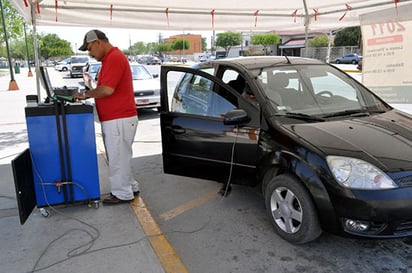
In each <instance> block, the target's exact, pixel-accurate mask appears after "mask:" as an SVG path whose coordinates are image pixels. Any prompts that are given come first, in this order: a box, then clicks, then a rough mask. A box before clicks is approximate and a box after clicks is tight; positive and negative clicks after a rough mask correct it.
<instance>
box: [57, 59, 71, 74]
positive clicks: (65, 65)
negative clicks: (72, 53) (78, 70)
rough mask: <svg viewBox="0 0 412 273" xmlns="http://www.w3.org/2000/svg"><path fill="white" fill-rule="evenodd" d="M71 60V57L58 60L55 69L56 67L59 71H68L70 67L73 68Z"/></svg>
mask: <svg viewBox="0 0 412 273" xmlns="http://www.w3.org/2000/svg"><path fill="white" fill-rule="evenodd" d="M70 64H71V61H70V58H67V59H64V60H62V61H60V62H57V63H56V64H55V65H54V69H56V70H57V71H60V72H61V71H64V72H66V71H69V70H70V68H71V65H70Z"/></svg>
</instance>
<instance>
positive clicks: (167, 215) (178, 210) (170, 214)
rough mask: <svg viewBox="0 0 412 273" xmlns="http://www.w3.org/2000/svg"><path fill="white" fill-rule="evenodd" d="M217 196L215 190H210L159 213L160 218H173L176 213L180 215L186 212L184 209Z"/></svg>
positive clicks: (186, 209)
mask: <svg viewBox="0 0 412 273" xmlns="http://www.w3.org/2000/svg"><path fill="white" fill-rule="evenodd" d="M217 197H218V194H217V191H216V190H214V191H212V192H210V193H208V194H206V195H204V196H201V197H199V198H197V199H194V200H192V201H190V202H188V203H185V204H183V205H181V206H179V207H176V208H174V209H172V210H170V211H168V212H165V213H162V214H161V215H160V218H161V219H163V220H165V221H167V220H170V219H172V218H174V217H176V216H178V215H180V214H182V213H184V212H186V211H188V210H190V209H192V208H194V207H197V206H199V205H201V204H204V203H206V202H208V201H210V200H213V199H215V198H217Z"/></svg>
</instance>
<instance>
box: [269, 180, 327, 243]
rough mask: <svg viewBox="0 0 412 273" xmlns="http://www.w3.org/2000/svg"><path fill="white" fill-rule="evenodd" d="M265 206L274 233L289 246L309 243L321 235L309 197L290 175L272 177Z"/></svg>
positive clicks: (304, 189)
mask: <svg viewBox="0 0 412 273" xmlns="http://www.w3.org/2000/svg"><path fill="white" fill-rule="evenodd" d="M265 205H266V210H267V213H268V214H269V217H270V218H271V220H272V223H273V225H274V228H275V232H276V233H277V234H278V235H279V236H280V237H282V238H283V239H285V240H286V241H288V242H290V243H293V244H304V243H308V242H310V241H313V240H315V239H316V238H318V237H319V236H320V234H321V233H322V230H321V228H320V224H319V220H318V216H317V212H316V209H315V206H314V204H313V202H312V199H311V196H310V194H309V193H308V191H307V190H306V188H305V187H304V186H303V185H302V184H301V183H300V182H299V181H298V180H297V179H296V178H294V177H293V176H291V175H287V174H282V175H279V176H275V177H273V178H272V179H271V180H270V181H269V182H268V184H267V187H266V189H265Z"/></svg>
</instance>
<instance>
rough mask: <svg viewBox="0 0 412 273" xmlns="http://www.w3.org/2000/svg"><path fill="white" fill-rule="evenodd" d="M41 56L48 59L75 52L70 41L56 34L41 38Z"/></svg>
mask: <svg viewBox="0 0 412 273" xmlns="http://www.w3.org/2000/svg"><path fill="white" fill-rule="evenodd" d="M39 44H40V46H39V51H40V56H41V57H43V58H45V59H46V60H47V59H49V58H52V57H66V56H69V55H72V54H73V50H72V48H71V44H70V42H68V41H66V40H63V39H60V38H59V36H57V35H56V34H47V35H46V36H43V37H42V38H40V43H39Z"/></svg>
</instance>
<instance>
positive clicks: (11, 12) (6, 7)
mask: <svg viewBox="0 0 412 273" xmlns="http://www.w3.org/2000/svg"><path fill="white" fill-rule="evenodd" d="M2 4H3V14H4V17H5V20H6V30H7V37H8V38H9V39H16V38H18V37H20V36H21V35H22V33H23V18H22V17H21V16H20V14H19V13H18V12H17V10H16V9H15V8H14V7H13V6H12V5H11V4H10V2H9V0H2ZM2 20H3V19H2V16H0V43H1V44H3V43H4V42H5V39H4V29H3V22H2Z"/></svg>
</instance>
